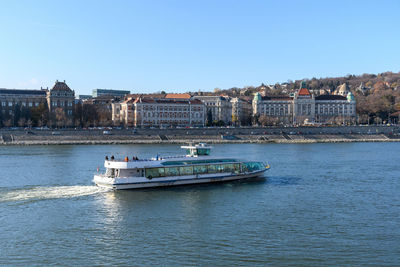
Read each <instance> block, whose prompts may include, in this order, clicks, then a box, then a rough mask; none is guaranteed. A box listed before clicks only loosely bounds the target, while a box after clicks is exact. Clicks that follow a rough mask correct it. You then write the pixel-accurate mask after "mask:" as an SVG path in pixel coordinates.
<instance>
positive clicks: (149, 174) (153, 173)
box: [146, 168, 158, 178]
mask: <svg viewBox="0 0 400 267" xmlns="http://www.w3.org/2000/svg"><path fill="white" fill-rule="evenodd" d="M154 177H158V168H150V169H146V178H154Z"/></svg>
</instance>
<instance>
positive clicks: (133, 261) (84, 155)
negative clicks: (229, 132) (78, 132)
mask: <svg viewBox="0 0 400 267" xmlns="http://www.w3.org/2000/svg"><path fill="white" fill-rule="evenodd" d="M214 147H215V149H214V150H215V151H214V154H218V155H229V157H231V156H233V157H238V158H246V159H254V160H263V161H268V162H269V163H270V164H271V166H272V168H271V170H270V171H269V172H268V173H267V175H266V178H263V179H258V180H256V181H252V182H250V181H247V182H233V183H226V184H218V185H200V186H185V187H176V188H166V189H147V190H140V191H117V192H114V191H108V190H103V189H101V188H98V187H96V186H93V184H92V182H91V180H92V176H93V174H94V173H95V172H96V168H97V167H98V166H100V167H101V164H102V161H103V158H104V156H105V155H111V154H115V155H119V156H121V157H123V156H125V155H128V156H133V155H139V156H143V155H144V156H146V157H147V156H154V155H155V154H156V153H157V152H159V153H160V154H161V155H171V154H176V153H177V152H179V151H178V150H177V146H175V145H163V146H154V145H125V146H120V145H115V146H111V145H110V146H32V147H24V146H20V147H0V265H10V264H13V265H37V266H43V265H68V266H82V265H123V266H126V265H150V264H152V265H155V264H157V265H223V266H227V265H231V264H237V265H251V266H253V265H279V266H281V265H305V266H311V265H315V266H320V265H335V266H337V265H352V266H354V265H369V264H372V265H397V266H398V265H400V219H399V216H400V194H399V192H400V182H399V178H400V167H399V159H400V157H399V151H400V143H350V144H241V145H233V144H231V145H215V146H214Z"/></svg>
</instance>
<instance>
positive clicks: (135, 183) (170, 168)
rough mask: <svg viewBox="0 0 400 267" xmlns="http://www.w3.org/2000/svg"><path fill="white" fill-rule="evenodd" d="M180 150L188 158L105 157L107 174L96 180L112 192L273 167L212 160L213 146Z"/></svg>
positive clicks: (243, 175)
mask: <svg viewBox="0 0 400 267" xmlns="http://www.w3.org/2000/svg"><path fill="white" fill-rule="evenodd" d="M181 148H183V149H185V150H186V155H183V156H175V157H161V156H159V155H157V156H156V157H155V158H151V159H138V158H137V157H133V159H130V158H128V157H126V158H125V159H123V160H116V159H114V156H112V157H111V158H110V159H109V158H108V157H106V160H105V162H104V167H105V168H106V172H105V173H104V174H100V173H98V174H96V175H95V176H94V179H93V181H94V183H95V184H96V185H98V186H101V187H108V188H112V189H135V188H149V187H165V186H176V185H189V184H201V183H214V182H225V181H233V180H240V179H249V178H255V177H259V176H261V175H263V173H264V172H265V171H267V170H268V169H269V168H270V166H269V165H268V164H266V163H263V162H255V161H242V160H238V159H233V158H221V157H212V156H210V151H211V146H208V145H207V144H205V143H200V144H196V145H188V146H181Z"/></svg>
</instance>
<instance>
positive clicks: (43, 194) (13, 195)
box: [0, 185, 108, 202]
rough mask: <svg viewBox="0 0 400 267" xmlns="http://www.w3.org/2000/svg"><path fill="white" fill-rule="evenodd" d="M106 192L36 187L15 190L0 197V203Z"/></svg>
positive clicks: (95, 187) (71, 187) (96, 188)
mask: <svg viewBox="0 0 400 267" xmlns="http://www.w3.org/2000/svg"><path fill="white" fill-rule="evenodd" d="M105 191H108V189H105V188H101V187H97V186H78V185H76V186H49V187H46V186H38V187H33V188H29V189H26V188H24V189H16V190H12V191H9V192H5V193H3V194H1V195H0V202H13V201H30V200H44V199H57V198H74V197H80V196H87V195H93V194H97V193H101V192H105Z"/></svg>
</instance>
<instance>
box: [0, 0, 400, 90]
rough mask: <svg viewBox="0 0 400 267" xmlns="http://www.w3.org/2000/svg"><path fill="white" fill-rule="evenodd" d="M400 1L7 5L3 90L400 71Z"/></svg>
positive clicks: (181, 85)
mask: <svg viewBox="0 0 400 267" xmlns="http://www.w3.org/2000/svg"><path fill="white" fill-rule="evenodd" d="M399 13H400V1H397V0H395V1H389V0H380V1H378V0H376V1H368V0H364V1H356V0H354V1H340V0H332V1H329V0H328V1H302V0H297V1H296V0H282V1H268V0H260V1H256V0H247V1H246V0H243V1H241V0H229V1H225V0H220V1H219V0H201V1H200V0H197V1H195V0H182V1H178V0H163V1H161V0H160V1H157V0H143V1H134V0H129V1H123V0H110V1H101V0H94V1H91V0H85V1H81V0H80V1H75V0H64V1H62V0H48V1H47V0H35V1H32V0H27V1H23V0H0V88H9V89H12V88H17V89H25V88H27V89H40V87H49V88H51V87H52V86H53V85H54V83H55V81H56V80H61V81H63V80H66V82H67V84H68V85H69V87H70V88H71V89H73V90H75V94H76V95H78V94H91V92H92V90H93V89H95V88H109V89H123V90H130V91H131V92H132V93H150V92H159V91H162V90H163V91H166V92H171V93H172V92H176V93H179V92H188V91H192V92H194V91H199V90H201V91H212V90H213V89H214V88H222V89H226V88H231V87H244V86H258V85H260V84H261V83H266V84H274V83H276V82H286V81H288V80H298V79H303V78H309V79H311V78H313V77H316V78H320V77H337V76H345V75H347V74H355V75H360V74H363V73H375V74H376V73H381V72H385V71H393V72H399V71H400V34H399V31H400V16H399Z"/></svg>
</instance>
